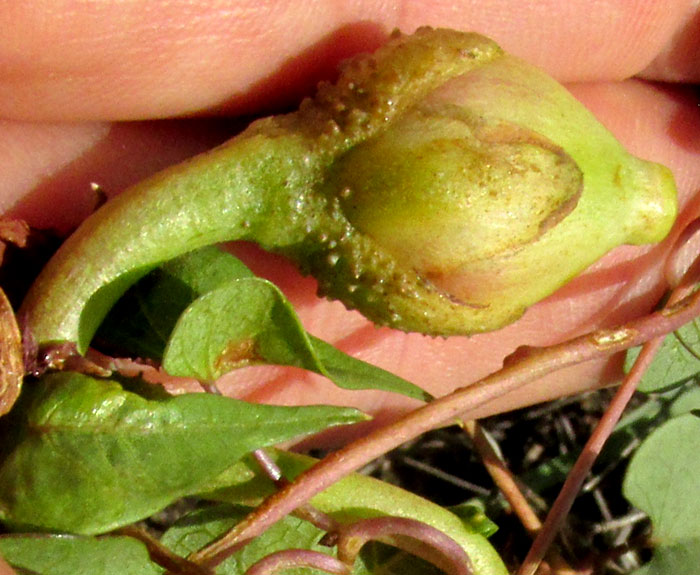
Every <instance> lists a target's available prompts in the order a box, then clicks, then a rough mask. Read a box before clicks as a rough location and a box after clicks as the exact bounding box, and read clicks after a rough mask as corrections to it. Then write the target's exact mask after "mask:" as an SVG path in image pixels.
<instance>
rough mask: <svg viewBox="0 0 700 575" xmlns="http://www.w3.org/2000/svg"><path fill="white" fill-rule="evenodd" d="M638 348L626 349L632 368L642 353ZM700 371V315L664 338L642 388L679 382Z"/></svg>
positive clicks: (654, 389) (647, 389)
mask: <svg viewBox="0 0 700 575" xmlns="http://www.w3.org/2000/svg"><path fill="white" fill-rule="evenodd" d="M639 349H640V348H635V349H633V350H630V351H629V352H628V353H627V360H626V362H625V367H626V368H627V369H628V370H629V369H630V368H631V366H632V364H633V363H634V360H635V359H636V358H637V356H638V355H639ZM699 375H700V319H695V320H694V321H692V322H690V323H688V324H686V325H684V326H683V327H681V328H680V329H679V330H678V331H677V332H675V333H672V334H669V335H667V336H666V339H664V343H663V345H662V346H661V349H660V350H659V352H658V353H657V354H656V357H655V358H654V361H653V362H652V364H651V366H650V367H649V369H648V370H647V372H646V373H645V374H644V377H643V378H642V381H641V382H640V384H639V387H638V389H639V391H643V392H646V393H650V392H652V391H658V390H662V389H667V388H669V387H673V386H675V385H679V384H681V383H683V382H685V381H688V380H689V379H692V378H696V377H698V376H699Z"/></svg>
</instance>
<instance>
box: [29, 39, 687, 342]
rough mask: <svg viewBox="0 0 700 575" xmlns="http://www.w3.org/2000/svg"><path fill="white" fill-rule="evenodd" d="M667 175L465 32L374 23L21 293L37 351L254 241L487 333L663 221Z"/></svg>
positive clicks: (102, 218) (127, 198) (125, 202)
mask: <svg viewBox="0 0 700 575" xmlns="http://www.w3.org/2000/svg"><path fill="white" fill-rule="evenodd" d="M675 215H676V194H675V186H674V183H673V178H672V176H671V175H670V173H669V171H668V170H667V169H666V168H664V167H662V166H659V165H657V164H653V163H650V162H645V161H642V160H639V159H637V158H634V157H633V156H631V155H629V154H628V153H627V152H626V151H625V150H624V149H623V148H622V146H621V145H620V144H619V143H618V142H617V141H616V140H615V139H614V138H613V136H612V135H610V134H609V133H608V132H607V131H606V130H605V129H604V128H603V127H602V126H601V125H600V124H599V123H598V122H597V121H596V120H595V118H594V117H593V116H592V115H591V114H590V113H589V112H588V111H587V110H586V109H585V108H584V107H583V106H582V105H581V104H580V103H578V102H577V101H576V100H575V99H574V98H573V97H572V96H571V95H570V94H569V93H568V92H567V91H566V90H565V89H564V88H563V87H561V86H560V85H558V84H557V83H556V82H555V81H553V80H552V79H550V78H549V77H547V76H546V75H545V74H543V73H542V72H540V71H539V70H537V69H534V68H532V67H531V66H529V65H528V64H526V63H524V62H522V61H519V60H517V59H515V58H513V57H511V56H508V55H506V54H504V53H503V51H502V50H501V49H500V48H499V47H498V46H497V45H496V44H495V43H494V42H492V41H491V40H489V39H487V38H484V37H483V36H480V35H478V34H471V33H462V32H457V31H453V30H433V29H428V28H423V29H419V30H418V31H417V32H416V33H415V34H413V35H410V36H404V35H401V34H398V33H397V34H394V35H393V36H392V38H391V39H390V40H389V41H388V42H387V44H386V45H385V46H384V47H382V48H381V49H379V50H378V51H377V52H376V53H374V54H371V55H363V56H359V57H357V58H354V59H353V60H350V61H349V62H347V63H346V64H345V65H344V67H343V69H342V71H341V74H340V77H339V79H338V81H337V82H336V83H335V84H334V85H327V84H324V85H321V86H320V87H319V90H318V93H317V94H316V96H315V97H314V98H310V99H308V100H306V101H304V102H303V103H302V105H301V107H300V109H299V111H297V112H294V113H292V114H288V115H284V116H276V117H271V118H266V119H262V120H259V121H257V122H254V123H253V124H252V125H251V126H250V127H249V128H248V129H247V130H246V131H244V132H243V133H242V134H240V135H239V136H237V137H235V138H234V139H232V140H230V141H229V142H227V143H226V144H224V145H223V146H221V147H219V148H216V149H215V150H212V151H210V152H208V153H206V154H204V155H201V156H198V157H196V158H193V159H192V160H190V161H188V162H186V163H184V164H182V165H180V166H176V167H173V168H171V169H169V170H167V171H165V172H163V173H161V174H158V175H156V176H154V177H153V178H150V179H149V180H146V181H145V182H142V183H140V184H138V185H136V186H134V187H133V188H131V189H129V190H127V191H126V192H124V193H122V194H121V195H120V196H119V197H117V198H116V199H114V200H112V201H110V202H108V203H107V204H106V205H105V206H104V207H103V208H102V209H100V210H99V211H98V212H96V213H95V214H94V215H93V216H92V217H91V218H89V219H88V220H86V222H85V223H84V224H83V225H82V226H81V227H80V228H79V229H78V230H77V232H76V233H75V234H74V235H73V236H72V237H71V238H69V239H68V240H67V241H66V243H65V244H64V245H63V246H62V248H61V250H59V252H58V253H57V254H56V256H55V257H54V259H53V260H52V261H51V262H50V263H49V265H48V266H47V267H46V268H45V270H44V271H43V273H42V274H41V276H40V277H39V279H38V280H37V282H36V283H35V285H34V286H33V288H32V290H31V291H30V293H29V295H28V296H27V298H26V300H25V302H24V304H23V309H22V310H21V311H22V315H23V317H24V321H25V329H26V334H27V335H28V336H30V337H31V338H32V339H33V340H34V341H36V342H37V343H38V344H39V345H43V344H51V343H56V342H64V341H69V342H75V343H77V345H78V349H79V350H81V351H83V350H85V349H86V347H87V346H88V344H89V342H90V339H91V338H92V336H93V334H94V332H95V330H96V329H97V327H98V326H99V323H100V322H101V320H102V319H103V317H104V316H105V314H106V313H107V311H108V310H109V309H110V307H111V306H112V305H113V304H114V302H115V301H116V300H117V299H118V298H119V296H120V295H121V294H122V293H123V292H124V291H125V290H126V289H127V288H128V286H130V285H131V284H132V283H134V282H135V281H136V280H137V279H138V278H140V277H142V276H143V275H144V274H145V273H147V272H148V271H149V270H152V269H153V268H154V267H156V266H158V265H159V264H160V263H162V262H164V261H166V260H168V259H171V258H174V257H176V256H178V255H180V254H182V253H184V252H187V251H189V250H193V249H195V248H198V247H201V246H203V245H207V244H211V243H215V242H220V241H226V240H235V239H245V240H250V241H255V242H257V243H259V244H260V245H262V246H263V247H264V248H266V249H270V250H275V251H279V252H282V253H284V254H286V255H288V256H289V257H290V258H292V259H293V260H294V261H295V262H296V263H297V264H298V265H299V267H300V268H301V270H302V271H304V272H306V273H311V274H313V275H314V276H315V277H316V278H317V279H318V281H319V286H320V290H321V292H322V293H324V294H326V295H328V296H330V297H333V298H337V299H340V300H342V301H343V302H344V303H345V304H346V305H347V306H348V307H351V308H357V309H359V310H360V311H361V312H362V313H364V314H365V315H366V316H367V317H369V318H370V319H372V320H373V321H375V322H376V323H379V324H385V325H390V326H392V327H395V328H399V329H403V330H407V331H419V332H423V333H429V334H442V335H449V334H471V333H476V332H482V331H487V330H493V329H497V328H499V327H501V326H503V325H505V324H507V323H509V322H512V321H514V320H515V319H517V318H518V317H519V316H520V315H521V314H522V313H523V311H524V310H525V309H526V308H527V307H528V306H530V305H532V304H533V303H535V302H537V301H539V300H540V299H542V298H544V297H545V296H547V295H549V294H550V293H552V292H553V291H554V290H556V289H557V288H558V287H560V286H561V285H563V284H564V283H565V282H567V281H568V280H569V279H571V278H572V277H573V276H575V275H576V274H578V273H579V272H580V271H581V270H583V269H584V268H585V267H587V266H588V265H590V264H591V263H593V262H594V261H595V260H597V259H598V258H600V257H601V256H602V255H603V254H605V253H606V252H608V251H609V250H610V249H612V248H613V247H615V246H617V245H620V244H624V243H633V244H638V243H645V242H656V241H659V240H660V239H662V238H663V237H664V236H665V235H666V234H667V233H668V231H669V230H670V228H671V225H672V223H673V221H674V219H675Z"/></svg>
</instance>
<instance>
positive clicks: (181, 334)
mask: <svg viewBox="0 0 700 575" xmlns="http://www.w3.org/2000/svg"><path fill="white" fill-rule="evenodd" d="M258 363H271V364H277V365H289V366H295V367H300V368H303V369H307V370H309V371H313V372H315V373H319V374H321V375H324V376H326V377H328V378H329V379H331V380H332V381H333V382H334V383H336V384H337V385H338V386H340V387H345V388H348V389H369V388H373V389H383V390H385V391H394V392H399V393H403V394H405V395H408V396H409V397H413V398H416V399H422V400H426V399H428V396H427V394H426V393H425V392H424V391H423V390H422V389H420V388H419V387H417V386H415V385H413V384H411V383H409V382H407V381H405V380H403V379H401V378H399V377H397V376H394V375H392V374H390V373H389V372H386V371H384V370H381V369H379V368H376V367H373V366H371V365H369V364H367V363H364V362H362V361H359V360H356V359H353V358H351V357H349V356H348V355H346V354H344V353H342V352H341V351H338V350H336V349H335V348H334V347H333V346H331V345H330V344H327V343H325V342H323V341H321V340H320V339H318V338H315V337H313V336H310V335H309V334H307V333H306V331H305V330H304V328H303V327H302V325H301V323H300V322H299V318H298V317H297V315H296V313H295V312H294V309H293V308H292V306H291V304H290V303H289V302H288V301H287V299H286V298H285V297H284V295H283V294H282V292H281V291H280V290H279V289H278V288H277V287H276V286H275V285H274V284H272V283H270V282H268V281H267V280H264V279H260V278H249V279H239V280H236V281H233V282H230V283H227V284H226V285H223V286H221V287H219V288H217V289H214V290H212V291H210V292H208V293H206V294H204V295H203V296H201V297H200V298H198V299H197V300H195V301H194V302H193V303H192V304H191V305H190V306H189V307H188V308H187V309H186V310H185V312H184V313H183V314H182V315H181V316H180V319H179V320H178V322H177V324H176V326H175V329H174V330H173V332H172V334H171V336H170V340H169V342H168V346H167V348H166V350H165V354H164V356H163V367H164V368H165V370H166V371H167V372H168V373H170V374H172V375H177V376H181V377H194V378H196V379H200V380H205V381H212V380H214V379H216V378H218V377H220V376H221V375H223V374H225V373H227V372H229V371H231V370H233V369H236V368H239V367H242V366H245V365H251V364H258Z"/></svg>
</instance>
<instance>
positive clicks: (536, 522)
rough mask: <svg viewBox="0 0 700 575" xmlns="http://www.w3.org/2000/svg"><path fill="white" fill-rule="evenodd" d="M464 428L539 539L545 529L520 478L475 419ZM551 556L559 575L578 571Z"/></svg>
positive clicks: (490, 470) (527, 527)
mask: <svg viewBox="0 0 700 575" xmlns="http://www.w3.org/2000/svg"><path fill="white" fill-rule="evenodd" d="M462 427H463V428H464V430H465V431H466V432H467V434H468V435H469V437H470V439H471V440H472V442H473V444H474V448H475V449H476V451H477V453H478V454H479V456H480V457H481V461H482V463H483V464H484V467H485V468H486V471H487V472H488V474H489V475H490V476H491V479H493V482H494V483H495V484H496V487H498V489H499V490H500V491H501V493H502V494H503V496H504V497H505V498H506V501H508V503H509V505H510V507H511V509H512V510H513V512H514V513H515V514H516V515H517V517H518V519H519V520H520V523H521V524H522V526H523V527H524V528H525V530H526V531H527V532H528V534H529V535H530V536H531V537H533V538H534V537H536V535H537V532H538V531H539V530H540V529H541V527H542V522H541V521H540V518H539V517H538V516H537V514H536V513H535V511H534V510H533V509H532V507H531V506H530V504H529V503H528V501H527V498H526V497H525V495H524V494H523V492H522V490H521V488H520V486H519V485H518V480H517V478H516V477H515V476H514V475H513V474H512V473H511V472H510V469H508V467H507V465H506V462H505V461H504V460H503V458H502V457H501V455H500V454H499V453H498V451H497V450H496V448H495V447H494V446H493V445H492V443H491V440H490V438H489V436H488V434H487V433H486V430H485V429H484V428H483V427H482V426H481V425H480V424H479V422H478V421H475V420H472V421H465V422H463V423H462ZM549 555H550V556H549V560H550V562H551V564H552V566H553V568H554V571H555V572H556V573H557V574H558V575H564V574H569V573H574V570H573V569H572V568H571V566H570V565H568V563H567V562H566V561H564V558H563V557H561V555H559V553H556V552H551V553H550V554H549Z"/></svg>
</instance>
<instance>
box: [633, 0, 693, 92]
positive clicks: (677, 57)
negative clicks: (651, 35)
mask: <svg viewBox="0 0 700 575" xmlns="http://www.w3.org/2000/svg"><path fill="white" fill-rule="evenodd" d="M681 22H682V24H681V25H680V26H679V27H678V28H677V29H676V31H675V32H674V33H673V34H672V35H671V38H670V39H669V42H667V43H666V44H665V45H664V47H663V48H662V49H661V51H660V52H659V54H658V55H657V56H656V58H654V60H653V61H652V62H651V64H649V66H647V67H646V68H645V69H644V70H643V71H642V72H641V74H640V76H641V77H643V78H650V79H659V78H661V79H664V80H665V81H669V82H688V83H695V84H697V83H698V82H700V58H699V57H698V55H699V54H700V2H698V1H697V0H695V1H694V2H690V3H689V4H688V6H687V7H686V14H685V16H684V17H683V18H682V19H681Z"/></svg>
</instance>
